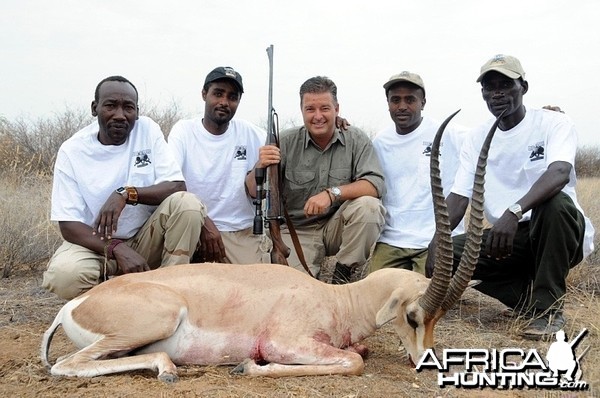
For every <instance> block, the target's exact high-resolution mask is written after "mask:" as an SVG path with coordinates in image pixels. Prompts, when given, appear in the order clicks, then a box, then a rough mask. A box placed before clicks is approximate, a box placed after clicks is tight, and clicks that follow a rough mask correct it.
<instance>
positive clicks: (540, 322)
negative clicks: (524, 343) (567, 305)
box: [521, 311, 565, 340]
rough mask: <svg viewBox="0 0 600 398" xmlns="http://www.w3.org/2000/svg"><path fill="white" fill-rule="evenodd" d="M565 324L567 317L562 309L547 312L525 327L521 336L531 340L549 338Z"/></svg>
mask: <svg viewBox="0 0 600 398" xmlns="http://www.w3.org/2000/svg"><path fill="white" fill-rule="evenodd" d="M564 326H565V317H564V316H563V313H562V311H556V312H553V313H550V314H545V315H542V316H540V317H539V318H535V319H533V320H532V321H531V322H530V323H529V325H527V326H526V327H525V329H523V331H522V332H521V336H523V337H524V338H526V339H529V340H549V339H550V338H551V337H552V336H553V335H554V334H555V333H556V332H558V331H559V330H561V329H563V328H564Z"/></svg>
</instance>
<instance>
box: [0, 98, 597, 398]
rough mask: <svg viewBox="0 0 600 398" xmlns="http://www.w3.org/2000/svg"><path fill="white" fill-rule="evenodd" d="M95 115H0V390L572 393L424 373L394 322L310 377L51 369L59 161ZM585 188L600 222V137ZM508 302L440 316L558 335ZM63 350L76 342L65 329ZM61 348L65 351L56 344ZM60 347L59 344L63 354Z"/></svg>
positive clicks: (588, 285)
mask: <svg viewBox="0 0 600 398" xmlns="http://www.w3.org/2000/svg"><path fill="white" fill-rule="evenodd" d="M142 108H143V109H142V113H143V114H146V115H148V116H150V117H152V118H153V119H154V120H156V121H157V122H158V123H159V124H160V125H161V127H162V129H163V131H164V132H168V131H170V128H171V126H172V125H173V124H174V123H175V122H176V121H177V120H179V119H180V118H182V117H184V116H185V115H183V113H182V112H181V110H180V109H179V108H178V107H177V104H175V103H172V104H168V105H167V106H158V105H146V106H144V107H142ZM90 121H91V116H89V112H88V111H84V110H77V109H66V110H65V111H63V112H59V113H56V114H55V115H53V116H51V117H47V118H39V119H30V118H17V119H15V120H7V119H6V118H2V117H0V215H1V216H0V276H1V278H0V352H2V357H3V358H4V359H1V360H0V393H1V394H2V396H10V395H14V396H49V397H54V396H94V397H95V396H125V395H128V396H138V395H139V396H146V395H147V394H149V395H150V396H158V395H160V396H214V397H230V396H246V397H263V396H264V397H271V396H282V397H284V396H285V397H304V396H315V397H326V396H327V397H329V396H346V397H359V396H364V397H376V396H381V397H383V396H386V397H387V396H413V397H432V396H440V397H441V396H444V397H449V396H452V397H454V396H457V397H462V396H469V397H479V396H490V397H492V396H493V397H495V396H517V397H521V396H522V397H528V396H544V397H550V396H557V397H558V396H571V395H559V394H558V392H557V395H552V394H554V393H553V392H547V391H528V390H517V391H499V390H498V391H497V390H484V391H471V390H457V389H453V388H447V389H439V387H437V384H436V374H435V373H433V372H423V373H415V372H414V370H413V369H411V368H410V367H408V365H407V364H406V363H405V362H406V360H405V359H403V358H402V355H401V353H399V352H398V340H397V338H396V336H395V332H393V331H392V330H391V329H387V328H383V329H382V330H380V331H378V333H377V334H376V335H374V336H373V337H371V338H369V339H368V340H367V344H368V345H369V347H370V348H371V350H372V352H373V354H372V355H371V358H370V359H368V360H367V368H366V371H365V375H363V376H361V377H339V376H326V377H306V378H287V379H281V380H257V379H254V380H252V379H242V378H239V377H235V376H231V375H229V374H228V373H227V372H228V369H222V368H201V367H189V368H180V382H179V383H177V384H176V385H175V386H164V385H162V384H160V383H158V382H157V381H156V380H155V375H154V374H152V373H151V372H136V373H134V374H133V375H131V374H124V375H117V376H110V377H104V378H95V379H92V380H73V379H60V378H52V377H50V376H49V375H48V374H47V371H46V370H45V369H44V368H43V367H42V365H41V363H40V362H39V360H38V345H39V342H40V340H41V334H42V333H43V331H44V330H45V328H46V327H47V326H48V325H49V324H50V322H51V320H52V319H53V317H54V315H55V313H56V311H57V310H58V309H59V308H60V306H61V305H62V304H63V303H62V302H61V301H60V300H59V299H57V298H55V297H54V296H53V295H51V294H49V293H47V292H45V291H43V289H41V287H40V284H41V274H42V272H43V270H44V268H45V265H46V262H47V260H48V258H49V257H50V255H51V254H52V253H53V252H54V250H55V248H56V247H57V246H58V245H59V243H60V241H61V238H60V234H59V232H58V229H57V227H56V225H54V224H53V223H51V222H50V221H49V211H50V210H49V209H50V196H51V183H52V168H53V163H54V160H55V156H56V153H57V151H58V148H59V146H60V144H61V143H62V142H63V141H64V140H65V139H67V138H68V137H69V136H70V135H71V134H73V133H74V132H75V131H77V130H79V129H80V128H81V127H83V126H85V125H86V124H88V123H89V122H90ZM576 164H577V173H578V177H579V179H580V181H579V185H578V195H579V198H580V203H581V204H582V206H583V207H584V210H585V212H586V214H587V215H588V216H589V217H590V218H591V219H592V221H593V223H594V225H595V226H596V228H599V227H600V201H599V200H598V199H597V192H599V191H600V148H598V147H591V146H588V147H581V148H579V150H578V153H577V159H576ZM595 243H596V251H595V252H594V253H593V254H592V255H591V256H590V257H588V258H587V259H586V260H585V261H584V262H583V263H582V264H580V265H579V266H578V267H576V268H575V269H573V270H572V272H571V273H570V275H569V279H568V283H569V286H568V297H567V304H566V313H567V316H568V318H569V324H568V325H569V328H570V330H571V331H572V332H573V333H574V334H576V333H577V332H578V331H579V330H581V329H582V328H583V327H585V328H587V329H588V330H589V335H588V337H586V340H585V344H584V345H586V346H589V347H590V350H589V352H588V353H587V354H586V356H585V358H584V359H583V360H582V368H583V371H584V372H583V379H584V380H586V381H587V382H588V383H589V384H590V386H591V388H590V390H588V391H587V392H583V393H573V395H572V396H596V395H595V394H600V355H599V353H600V337H599V333H600V301H599V299H598V294H599V293H600V280H599V278H598V269H599V266H600V255H599V249H598V247H599V246H600V239H599V238H598V237H596V242H595ZM502 309H503V308H502V306H501V305H500V304H499V303H497V302H494V301H493V300H491V299H489V298H487V297H485V296H482V295H481V294H479V293H477V292H476V291H468V292H467V293H466V294H465V297H464V298H463V300H462V301H461V303H460V305H458V306H457V308H455V309H454V310H453V311H451V312H450V313H449V314H448V315H447V316H446V318H445V319H443V320H442V321H441V322H440V323H439V324H438V329H437V331H436V336H437V337H436V338H437V344H438V346H440V347H453V348H454V347H464V348H476V347H477V348H487V347H490V348H501V347H511V346H512V347H523V348H524V347H530V346H531V347H535V348H539V349H541V350H542V351H544V352H545V350H546V349H547V344H545V343H531V342H526V341H524V340H522V339H521V338H520V337H519V336H518V333H517V332H516V331H517V330H518V329H519V326H520V325H521V323H520V322H522V320H520V319H512V318H511V319H508V318H503V317H501V316H500V315H499V314H500V313H501V312H502ZM57 346H58V348H57V349H56V350H57V351H59V352H57V353H56V355H55V356H54V358H56V356H58V355H64V354H66V353H68V352H69V351H70V350H71V349H72V347H70V346H69V343H68V342H67V341H66V339H65V338H64V336H63V337H62V342H61V340H60V336H59V337H58V343H57ZM52 355H54V354H52ZM52 355H51V356H52Z"/></svg>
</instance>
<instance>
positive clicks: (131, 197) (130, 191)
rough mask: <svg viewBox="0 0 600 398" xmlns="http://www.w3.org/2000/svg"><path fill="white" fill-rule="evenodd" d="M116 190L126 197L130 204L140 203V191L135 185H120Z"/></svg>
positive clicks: (126, 201)
mask: <svg viewBox="0 0 600 398" xmlns="http://www.w3.org/2000/svg"><path fill="white" fill-rule="evenodd" d="M115 192H116V193H118V194H119V195H121V196H122V197H124V198H125V203H127V204H128V205H132V206H135V205H137V204H138V191H137V189H136V188H135V187H119V188H117V190H116V191H115Z"/></svg>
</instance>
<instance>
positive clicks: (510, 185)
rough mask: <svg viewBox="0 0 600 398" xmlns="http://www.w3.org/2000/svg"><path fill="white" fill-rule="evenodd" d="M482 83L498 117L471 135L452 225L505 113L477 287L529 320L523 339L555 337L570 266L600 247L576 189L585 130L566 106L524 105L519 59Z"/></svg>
mask: <svg viewBox="0 0 600 398" xmlns="http://www.w3.org/2000/svg"><path fill="white" fill-rule="evenodd" d="M477 82H480V83H481V93H482V96H483V100H484V101H485V102H486V104H487V106H488V109H489V111H490V112H491V113H492V115H493V116H494V118H492V119H490V120H488V121H487V122H485V123H484V124H482V125H481V126H479V127H478V128H476V129H474V130H473V132H472V133H470V134H469V135H468V136H467V138H466V139H465V142H464V144H463V147H462V150H461V156H460V166H459V169H458V172H457V174H456V178H455V182H454V186H453V187H452V193H451V194H450V195H449V196H448V198H447V202H448V210H449V213H450V223H451V226H456V225H457V224H458V222H459V221H460V220H461V219H462V217H463V215H464V214H465V211H466V208H467V206H468V204H469V198H470V197H471V194H472V186H473V178H474V171H475V164H476V163H477V158H478V155H479V150H480V148H481V145H482V142H483V140H484V138H485V135H486V133H487V131H488V130H489V129H490V127H491V125H492V123H493V122H494V120H495V118H496V117H498V116H499V115H500V114H501V113H502V112H504V115H503V116H502V118H501V120H500V124H499V125H498V131H497V132H496V135H495V136H494V139H493V140H492V144H491V148H490V150H489V158H488V166H487V173H486V186H485V188H486V189H485V205H484V207H485V215H486V218H487V220H488V221H489V222H490V223H491V224H492V227H491V228H490V229H486V230H485V231H484V236H483V248H482V249H483V250H482V253H481V256H480V258H479V261H478V264H477V268H476V270H475V273H474V275H473V279H478V280H481V281H482V283H481V284H479V285H477V286H476V289H478V290H480V291H481V292H483V293H485V294H487V295H489V296H492V297H495V298H496V299H498V300H500V301H501V302H502V303H504V304H506V305H508V306H509V307H510V308H512V309H513V310H514V312H515V313H521V314H524V315H526V316H528V317H530V319H531V322H529V324H528V325H527V326H526V327H525V329H524V330H523V331H522V335H523V336H524V337H526V338H530V339H547V338H549V337H551V336H552V334H553V333H556V332H557V331H558V330H560V329H562V328H563V325H564V323H565V318H564V316H563V313H562V307H563V300H564V296H565V294H566V277H567V274H568V273H569V270H570V269H571V268H573V267H574V266H576V265H577V264H578V263H579V262H581V261H582V259H583V258H584V257H585V256H586V255H588V254H589V253H591V251H592V250H593V234H594V229H593V227H592V225H591V223H590V221H589V219H588V218H586V217H585V216H584V214H583V210H582V209H581V206H580V205H579V204H578V203H577V196H576V193H575V184H576V182H577V178H576V176H575V152H576V149H577V132H576V130H575V126H574V124H573V122H572V121H571V119H570V118H569V117H568V116H566V115H565V114H563V113H560V112H553V111H550V110H546V109H533V108H526V107H525V105H524V104H523V96H524V95H525V94H526V93H527V91H528V90H529V84H528V82H527V81H526V80H525V72H524V70H523V68H522V66H521V63H520V62H519V60H518V59H517V58H515V57H512V56H508V55H502V54H500V55H496V56H494V57H493V58H492V59H490V60H489V61H487V62H486V63H485V64H484V65H483V66H482V67H481V71H480V74H479V77H478V78H477ZM464 243H465V239H464V235H460V236H456V237H455V238H454V256H455V265H457V262H458V259H459V258H460V254H461V253H462V250H463V247H464ZM429 265H430V263H429V262H428V268H429Z"/></svg>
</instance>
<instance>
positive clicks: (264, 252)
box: [221, 228, 272, 264]
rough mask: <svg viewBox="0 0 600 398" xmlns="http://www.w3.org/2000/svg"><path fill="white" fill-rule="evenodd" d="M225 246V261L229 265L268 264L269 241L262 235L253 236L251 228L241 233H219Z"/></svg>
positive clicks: (269, 260)
mask: <svg viewBox="0 0 600 398" xmlns="http://www.w3.org/2000/svg"><path fill="white" fill-rule="evenodd" d="M221 239H222V240H223V245H224V246H225V254H226V255H227V257H226V260H227V262H228V263H231V264H256V263H270V262H271V257H270V254H269V251H270V249H271V246H272V244H271V241H270V239H269V238H268V237H267V236H266V235H264V234H262V235H254V234H253V233H252V228H247V229H243V230H241V231H231V232H221Z"/></svg>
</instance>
